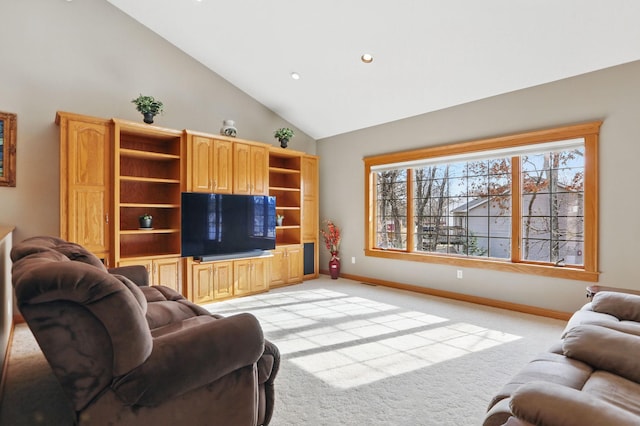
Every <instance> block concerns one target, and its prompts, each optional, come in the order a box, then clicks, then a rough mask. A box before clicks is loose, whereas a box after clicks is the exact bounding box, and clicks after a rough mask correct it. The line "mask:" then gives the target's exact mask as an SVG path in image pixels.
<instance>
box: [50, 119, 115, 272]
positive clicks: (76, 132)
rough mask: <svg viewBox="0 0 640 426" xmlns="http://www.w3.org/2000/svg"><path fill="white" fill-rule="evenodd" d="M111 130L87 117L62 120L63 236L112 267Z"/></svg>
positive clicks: (106, 123) (104, 123) (61, 217)
mask: <svg viewBox="0 0 640 426" xmlns="http://www.w3.org/2000/svg"><path fill="white" fill-rule="evenodd" d="M110 142H111V130H110V127H109V124H108V122H106V121H104V120H100V119H91V118H90V117H87V120H86V121H84V120H83V119H82V118H81V116H78V117H77V118H71V117H68V118H67V117H63V118H62V119H61V121H60V143H61V147H60V148H61V152H60V154H61V155H60V180H61V185H60V188H61V194H60V195H61V200H60V207H61V209H60V210H61V214H60V235H61V237H62V238H63V239H65V240H68V241H72V242H75V243H78V244H80V245H82V246H83V247H85V248H86V249H87V250H90V251H91V252H93V253H94V254H96V255H97V256H98V257H101V258H104V259H105V261H106V263H107V265H108V258H109V250H110V244H109V243H110V238H109V233H110V232H109V220H110V218H109V205H110V203H109V198H110V197H109V194H110V192H109V191H110V189H111V185H110V183H109V180H110V176H111V161H110V159H111V156H110V146H111V143H110Z"/></svg>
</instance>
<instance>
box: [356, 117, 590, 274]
mask: <svg viewBox="0 0 640 426" xmlns="http://www.w3.org/2000/svg"><path fill="white" fill-rule="evenodd" d="M600 124H601V123H600V122H594V123H587V124H581V125H575V126H566V127H562V128H557V129H550V130H542V131H536V132H529V133H524V134H518V135H512V136H505V137H499V138H494V139H486V140H481V141H473V142H465V143H461V144H455V145H449V146H438V147H434V148H425V149H421V150H417V151H411V152H401V153H394V154H387V155H381V156H375V157H368V158H365V168H366V173H367V177H368V178H367V179H366V184H367V188H366V192H365V193H366V194H367V195H368V196H367V200H366V203H367V210H368V216H369V221H368V225H367V229H366V235H367V250H366V252H367V255H371V256H380V257H391V258H402V259H410V260H419V261H426V262H437V263H448V264H454V265H461V266H475V267H485V268H492V269H502V270H509V271H516V272H529V273H537V274H542V275H549V276H559V277H565V278H571V279H582V280H586V281H597V278H598V271H597V141H598V132H599V128H600Z"/></svg>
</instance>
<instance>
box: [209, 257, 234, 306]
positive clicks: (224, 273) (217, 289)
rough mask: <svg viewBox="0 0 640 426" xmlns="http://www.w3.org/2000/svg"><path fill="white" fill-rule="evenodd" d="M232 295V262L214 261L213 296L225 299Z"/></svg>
mask: <svg viewBox="0 0 640 426" xmlns="http://www.w3.org/2000/svg"><path fill="white" fill-rule="evenodd" d="M231 296H233V266H232V262H215V263H214V264H213V298H214V299H215V300H218V299H226V298H228V297H231Z"/></svg>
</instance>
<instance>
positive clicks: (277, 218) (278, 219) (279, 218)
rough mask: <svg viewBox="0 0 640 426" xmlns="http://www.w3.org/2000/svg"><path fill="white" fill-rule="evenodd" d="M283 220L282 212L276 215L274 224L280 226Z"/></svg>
mask: <svg viewBox="0 0 640 426" xmlns="http://www.w3.org/2000/svg"><path fill="white" fill-rule="evenodd" d="M283 220H284V215H283V214H279V215H276V225H278V226H282V221H283Z"/></svg>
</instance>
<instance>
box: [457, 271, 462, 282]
mask: <svg viewBox="0 0 640 426" xmlns="http://www.w3.org/2000/svg"><path fill="white" fill-rule="evenodd" d="M456 278H457V279H459V280H461V279H462V269H458V270H457V271H456Z"/></svg>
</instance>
